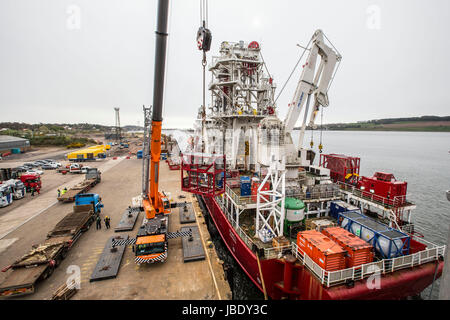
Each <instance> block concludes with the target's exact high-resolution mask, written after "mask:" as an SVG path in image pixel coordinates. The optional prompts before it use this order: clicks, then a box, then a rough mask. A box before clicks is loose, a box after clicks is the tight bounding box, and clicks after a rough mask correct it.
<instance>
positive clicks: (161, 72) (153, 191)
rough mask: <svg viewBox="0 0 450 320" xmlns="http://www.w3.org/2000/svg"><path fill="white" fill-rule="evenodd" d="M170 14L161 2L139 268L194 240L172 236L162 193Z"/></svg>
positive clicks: (138, 238)
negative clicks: (174, 243) (172, 245)
mask: <svg viewBox="0 0 450 320" xmlns="http://www.w3.org/2000/svg"><path fill="white" fill-rule="evenodd" d="M168 10H169V1H168V0H159V1H158V22H157V30H156V47H155V76H154V85H153V110H152V121H151V139H150V146H149V142H148V140H147V139H148V136H147V134H148V126H149V118H150V116H149V114H150V112H149V110H146V108H145V107H144V113H145V114H146V117H145V123H146V128H145V131H144V151H143V190H142V191H143V192H142V194H143V201H142V207H143V208H144V211H145V218H144V221H143V223H142V226H141V227H140V228H139V230H138V234H137V236H136V239H131V240H132V241H133V243H134V245H133V251H134V252H135V256H136V257H135V262H136V263H138V264H141V263H153V262H164V261H165V260H166V259H167V252H168V239H171V238H177V237H180V236H192V234H191V232H168V227H169V219H168V218H169V217H168V214H169V213H170V211H171V210H170V208H171V205H170V201H169V199H168V197H167V196H166V195H165V194H164V192H160V191H159V189H158V186H159V161H160V157H161V127H162V106H163V97H164V76H165V65H166V48H167V36H168V34H167V23H168V21H167V20H168ZM147 111H148V113H147ZM149 147H150V148H149ZM149 149H150V150H151V151H150V152H149ZM149 158H150V159H149ZM149 160H150V163H149ZM149 171H150V176H149ZM149 185H150V186H149Z"/></svg>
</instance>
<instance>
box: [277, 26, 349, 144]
mask: <svg viewBox="0 0 450 320" xmlns="http://www.w3.org/2000/svg"><path fill="white" fill-rule="evenodd" d="M311 42H312V45H311V48H310V49H309V50H310V51H309V55H308V58H307V59H306V63H305V64H304V65H303V71H302V74H301V77H300V80H299V82H298V85H297V88H296V90H295V94H294V99H293V100H292V102H291V104H290V107H289V110H288V113H287V115H286V119H285V120H284V124H285V130H286V132H287V133H290V132H291V131H292V129H293V128H294V126H295V124H296V122H297V120H298V118H299V116H300V113H301V112H302V110H303V106H304V105H305V102H306V108H305V113H304V117H303V124H302V128H301V131H300V139H299V142H298V149H301V148H302V145H303V138H304V135H305V129H306V119H307V117H308V112H309V101H310V97H311V94H313V95H314V107H313V110H312V112H311V116H310V120H309V125H310V126H313V125H314V120H315V118H316V114H317V111H319V107H320V106H322V107H327V106H328V105H329V101H328V94H327V92H328V89H329V85H330V81H331V79H332V78H333V75H334V73H335V68H336V64H337V62H338V61H340V60H341V56H340V55H339V54H338V53H337V52H335V51H334V50H333V49H332V48H330V47H329V46H328V45H326V44H325V41H324V34H323V32H322V30H317V31H316V32H315V33H314V35H313V37H312V39H311ZM318 55H320V57H321V60H320V65H319V67H318V69H317V72H316V73H315V70H316V62H317V56H318Z"/></svg>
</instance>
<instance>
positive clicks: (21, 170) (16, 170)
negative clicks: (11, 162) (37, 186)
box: [11, 166, 27, 172]
mask: <svg viewBox="0 0 450 320" xmlns="http://www.w3.org/2000/svg"><path fill="white" fill-rule="evenodd" d="M11 171H15V172H25V171H27V169H26V168H24V167H22V166H20V167H15V168H13V169H12V170H11Z"/></svg>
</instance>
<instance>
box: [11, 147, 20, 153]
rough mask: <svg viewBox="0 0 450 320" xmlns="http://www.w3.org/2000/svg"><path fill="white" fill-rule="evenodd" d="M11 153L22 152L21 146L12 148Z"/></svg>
mask: <svg viewBox="0 0 450 320" xmlns="http://www.w3.org/2000/svg"><path fill="white" fill-rule="evenodd" d="M11 153H15V154H18V153H20V149H19V148H14V149H11Z"/></svg>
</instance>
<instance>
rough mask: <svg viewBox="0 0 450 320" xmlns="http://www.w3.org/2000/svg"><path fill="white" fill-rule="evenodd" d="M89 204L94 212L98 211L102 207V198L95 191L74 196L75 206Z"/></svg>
mask: <svg viewBox="0 0 450 320" xmlns="http://www.w3.org/2000/svg"><path fill="white" fill-rule="evenodd" d="M85 204H91V205H92V206H93V208H94V212H95V213H100V212H101V208H103V207H104V206H103V203H102V198H101V197H100V196H99V195H98V194H97V193H81V194H77V195H76V196H75V206H80V205H85Z"/></svg>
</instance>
